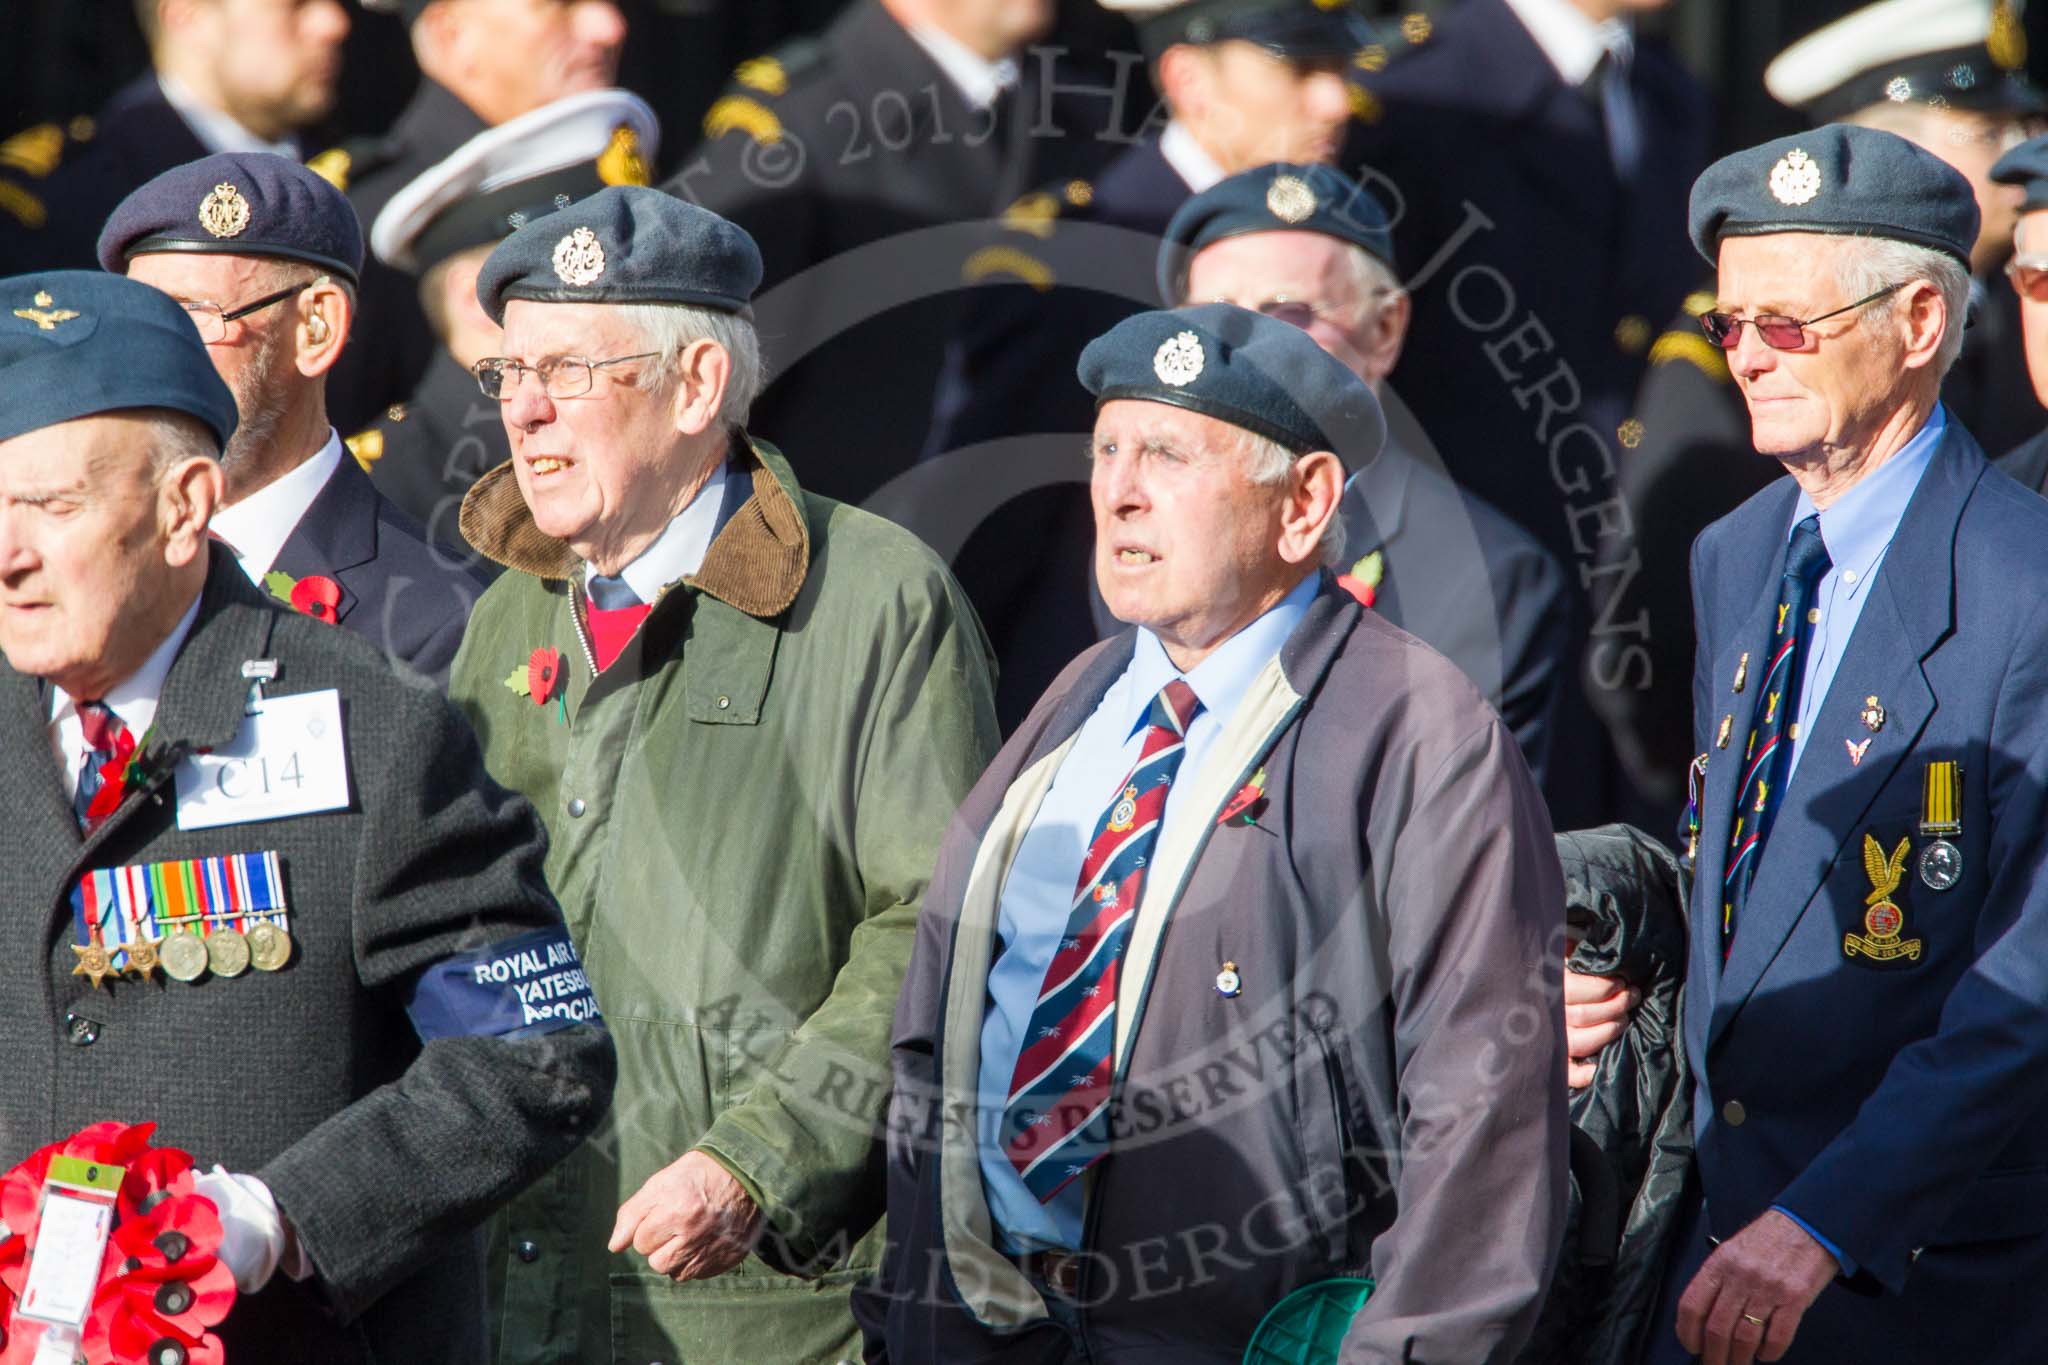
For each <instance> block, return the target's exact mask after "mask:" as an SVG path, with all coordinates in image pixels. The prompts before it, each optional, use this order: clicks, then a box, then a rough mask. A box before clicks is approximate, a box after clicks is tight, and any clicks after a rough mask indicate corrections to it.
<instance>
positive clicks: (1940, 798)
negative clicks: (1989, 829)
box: [1920, 759, 1963, 891]
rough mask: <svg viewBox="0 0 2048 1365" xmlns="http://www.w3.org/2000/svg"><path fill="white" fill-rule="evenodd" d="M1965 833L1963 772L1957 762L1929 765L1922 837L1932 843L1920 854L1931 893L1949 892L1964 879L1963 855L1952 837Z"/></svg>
mask: <svg viewBox="0 0 2048 1365" xmlns="http://www.w3.org/2000/svg"><path fill="white" fill-rule="evenodd" d="M1962 832H1963V770H1962V768H1961V767H1960V766H1959V765H1957V764H1956V762H1955V761H1954V760H1953V759H1941V760H1937V761H1935V762H1932V763H1929V764H1928V765H1927V783H1926V786H1925V788H1924V789H1923V791H1922V794H1921V797H1920V834H1921V837H1923V838H1926V839H1931V840H1932V841H1933V842H1932V843H1929V844H1927V845H1926V846H1925V847H1923V848H1922V849H1921V850H1920V880H1921V881H1923V882H1925V883H1927V889H1928V890H1930V891H1946V890H1948V889H1949V888H1950V887H1952V886H1954V885H1955V884H1956V883H1957V882H1959V881H1961V880H1962V877H1963V852H1962V850H1961V849H1959V848H1957V847H1956V846H1955V845H1954V844H1952V843H1950V842H1949V839H1948V836H1950V835H1952V834H1961V833H1962Z"/></svg>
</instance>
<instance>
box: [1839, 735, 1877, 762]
mask: <svg viewBox="0 0 2048 1365" xmlns="http://www.w3.org/2000/svg"><path fill="white" fill-rule="evenodd" d="M1842 743H1844V744H1846V745H1848V746H1849V766H1850V767H1852V768H1860V767H1862V766H1863V755H1864V752H1865V751H1866V750H1868V749H1869V748H1870V741H1869V740H1868V739H1865V740H1864V741H1863V742H1862V743H1861V744H1858V743H1857V742H1856V741H1855V740H1852V739H1845V740H1843V741H1842Z"/></svg>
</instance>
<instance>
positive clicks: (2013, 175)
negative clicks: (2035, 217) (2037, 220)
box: [1991, 136, 2048, 213]
mask: <svg viewBox="0 0 2048 1365" xmlns="http://www.w3.org/2000/svg"><path fill="white" fill-rule="evenodd" d="M1991 178H1992V179H1993V180H1996V181H1997V182H1998V183H1999V184H2001V185H2018V186H2020V187H2021V190H2022V192H2023V193H2024V194H2025V196H2026V198H2025V199H2024V200H2023V201H2022V202H2021V204H2020V207H2021V209H2023V210H2025V211H2026V212H2028V213H2031V212H2033V211H2034V210H2035V209H2048V136H2042V137H2030V138H2028V139H2027V140H2026V141H2025V142H2022V143H2021V144H2020V145H2019V146H2017V147H2015V148H2013V149H2012V150H2011V151H2009V152H2007V153H2006V154H2005V155H2004V156H2002V157H2000V158H1998V160H1997V161H1995V162H1994V163H1992V166H1991Z"/></svg>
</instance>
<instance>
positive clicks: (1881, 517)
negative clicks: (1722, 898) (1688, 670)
mask: <svg viewBox="0 0 2048 1365" xmlns="http://www.w3.org/2000/svg"><path fill="white" fill-rule="evenodd" d="M1947 429H1948V413H1947V411H1946V410H1945V409H1944V408H1943V407H1942V406H1941V405H1940V404H1939V403H1937V404H1935V405H1934V411H1933V412H1932V413H1930V414H1928V417H1927V421H1926V423H1925V424H1923V425H1922V426H1921V428H1920V430H1919V431H1917V432H1915V433H1914V435H1913V439H1911V440H1910V441H1907V442H1906V444H1904V445H1903V446H1900V447H1899V449H1898V451H1897V452H1896V453H1895V454H1894V455H1893V456H1892V457H1891V458H1890V459H1889V460H1886V461H1885V462H1884V463H1883V464H1881V465H1879V466H1878V467H1877V468H1876V469H1873V470H1872V471H1871V472H1870V473H1869V474H1867V475H1865V476H1864V477H1863V478H1861V479H1859V480H1857V481H1856V484H1855V485H1854V486H1853V487H1851V488H1850V489H1849V491H1848V492H1846V493H1844V494H1842V496H1841V497H1839V498H1837V499H1836V500H1835V501H1834V503H1833V504H1831V505H1830V506H1829V507H1828V509H1827V511H1825V512H1822V513H1821V514H1820V539H1821V544H1823V545H1825V546H1827V550H1828V559H1829V560H1830V561H1831V566H1830V567H1829V569H1828V571H1827V572H1826V573H1825V574H1823V575H1821V580H1820V585H1819V587H1818V588H1817V589H1816V590H1815V592H1814V598H1813V600H1814V605H1815V609H1816V610H1817V611H1819V612H1820V620H1819V621H1817V622H1815V623H1814V627H1813V640H1812V643H1811V646H1810V647H1809V651H1808V653H1807V656H1806V673H1805V676H1804V678H1802V679H1801V681H1800V691H1799V736H1798V738H1796V739H1794V740H1793V741H1792V766H1791V768H1790V769H1788V770H1787V773H1786V781H1787V782H1788V783H1789V782H1790V781H1791V774H1792V773H1794V772H1797V771H1798V770H1799V759H1800V757H1801V755H1803V754H1805V752H1806V741H1807V739H1808V738H1809V737H1810V736H1811V735H1812V734H1813V723H1814V721H1815V719H1817V718H1818V717H1819V715H1820V709H1821V706H1822V705H1823V704H1824V703H1825V702H1826V701H1827V697H1828V689H1829V688H1830V687H1832V686H1834V682H1835V670H1836V669H1838V668H1840V667H1841V665H1842V655H1843V654H1844V653H1846V652H1847V650H1848V648H1849V639H1850V637H1851V636H1852V635H1854V634H1855V633H1856V622H1857V620H1858V619H1859V618H1860V617H1861V616H1862V615H1863V604H1864V603H1865V602H1867V601H1869V600H1870V588H1871V584H1872V583H1873V582H1875V581H1876V579H1877V570H1878V566H1879V565H1880V564H1882V563H1883V562H1884V555H1885V551H1886V550H1889V549H1890V548H1891V544H1892V537H1893V536H1895V535H1897V534H1898V532H1899V522H1900V521H1901V520H1903V519H1904V517H1905V515H1906V504H1907V503H1909V502H1911V501H1912V500H1913V491H1914V490H1915V489H1917V488H1919V486H1920V476H1921V475H1923V474H1925V473H1926V472H1927V466H1928V465H1929V464H1930V463H1932V461H1933V459H1934V451H1935V448H1936V447H1937V446H1939V445H1940V444H1941V437H1942V433H1943V432H1945V431H1946V430H1947ZM1813 510H1814V509H1813V499H1812V498H1810V497H1808V496H1807V495H1806V494H1805V493H1804V492H1803V491H1802V492H1801V493H1800V494H1799V501H1798V502H1797V503H1795V504H1794V505H1793V508H1792V525H1791V526H1787V527H1786V528H1785V535H1786V538H1787V539H1788V540H1789V539H1790V538H1791V535H1792V526H1797V525H1798V524H1799V523H1800V522H1802V521H1804V520H1805V519H1806V518H1808V517H1810V516H1812V515H1813ZM1822 761H1823V762H1826V761H1828V759H1827V756H1826V755H1825V754H1823V755H1822ZM1845 761H1846V759H1845ZM1790 790H1791V789H1790V787H1789V786H1788V787H1787V789H1786V792H1787V796H1788V798H1789V796H1790ZM1771 1207H1772V1208H1774V1209H1776V1210H1777V1211H1778V1212H1779V1213H1782V1214H1784V1215H1785V1216H1786V1217H1787V1218H1790V1219H1791V1220H1792V1221H1793V1222H1795V1223H1797V1224H1798V1225H1799V1226H1800V1228H1801V1229H1803V1230H1804V1231H1805V1232H1806V1233H1807V1234H1808V1235H1809V1236H1811V1237H1812V1238H1813V1239H1814V1240H1815V1241H1816V1242H1819V1243H1820V1244H1821V1246H1822V1247H1823V1248H1824V1249H1825V1250H1826V1251H1827V1252H1828V1254H1829V1255H1831V1256H1833V1257H1834V1258H1835V1260H1836V1261H1838V1262H1839V1263H1840V1264H1841V1267H1842V1273H1843V1274H1845V1275H1853V1274H1855V1273H1856V1262H1855V1261H1854V1260H1852V1259H1850V1258H1849V1257H1848V1256H1846V1255H1844V1254H1843V1253H1842V1249H1841V1248H1840V1247H1838V1246H1836V1245H1835V1244H1834V1243H1833V1242H1831V1241H1829V1240H1828V1238H1827V1237H1826V1235H1825V1234H1823V1233H1822V1232H1821V1231H1820V1230H1819V1229H1818V1228H1816V1227H1814V1226H1813V1225H1812V1224H1810V1223H1808V1222H1807V1221H1806V1220H1805V1219H1804V1218H1801V1217H1800V1216H1799V1215H1798V1214H1796V1213H1794V1212H1793V1211H1792V1210H1790V1209H1788V1208H1786V1207H1785V1206H1784V1205H1782V1204H1773V1205H1772V1206H1771Z"/></svg>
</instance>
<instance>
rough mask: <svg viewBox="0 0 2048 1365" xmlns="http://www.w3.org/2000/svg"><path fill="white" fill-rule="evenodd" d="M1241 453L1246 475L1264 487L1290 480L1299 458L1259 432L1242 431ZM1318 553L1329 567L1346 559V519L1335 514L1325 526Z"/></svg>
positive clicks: (1238, 447)
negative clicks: (1288, 476)
mask: <svg viewBox="0 0 2048 1365" xmlns="http://www.w3.org/2000/svg"><path fill="white" fill-rule="evenodd" d="M1237 453H1238V455H1239V456H1240V457H1241V458H1242V459H1243V460H1244V472H1245V477H1246V478H1248V479H1250V480H1251V481H1252V482H1253V483H1255V484H1257V485H1259V486H1260V487H1262V488H1274V487H1277V486H1279V485H1280V484H1282V483H1285V482H1286V481H1287V474H1288V471H1289V470H1291V469H1293V468H1294V462H1295V460H1296V459H1298V458H1300V457H1298V456H1297V455H1296V454H1295V453H1294V452H1293V451H1291V450H1289V449H1288V448H1287V447H1286V446H1283V445H1281V444H1280V443H1279V442H1278V441H1275V440H1272V439H1271V438H1269V437H1265V436H1261V435H1259V434H1258V433H1257V432H1256V431H1246V430H1244V429H1242V428H1240V429H1239V431H1238V441H1237ZM1316 554H1317V556H1318V557H1319V558H1320V559H1321V560H1322V562H1323V563H1324V564H1325V565H1326V566H1328V567H1329V568H1332V569H1334V568H1336V567H1337V566H1338V564H1339V563H1341V562H1342V561H1343V558H1344V518H1343V517H1342V516H1339V515H1337V514H1336V513H1332V514H1331V516H1330V521H1329V524H1328V525H1326V526H1324V527H1323V538H1322V539H1321V540H1319V541H1317V542H1316Z"/></svg>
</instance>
